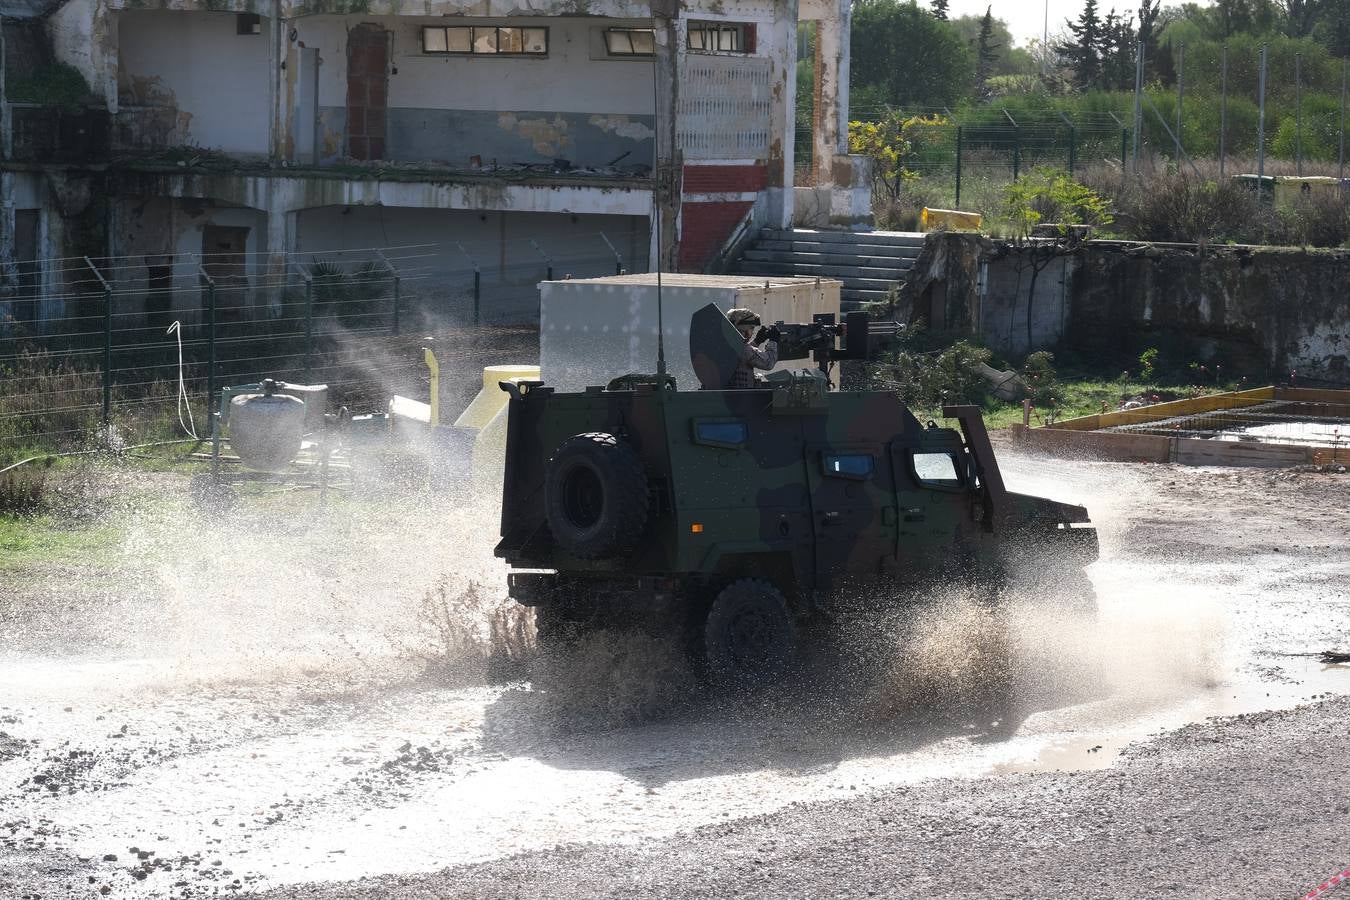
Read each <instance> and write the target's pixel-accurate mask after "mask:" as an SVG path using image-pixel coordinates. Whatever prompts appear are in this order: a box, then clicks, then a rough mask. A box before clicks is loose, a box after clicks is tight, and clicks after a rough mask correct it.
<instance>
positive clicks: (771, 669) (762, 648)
mask: <svg viewBox="0 0 1350 900" xmlns="http://www.w3.org/2000/svg"><path fill="white" fill-rule="evenodd" d="M703 645H704V651H705V652H706V653H707V662H708V672H709V675H710V676H711V677H712V679H713V681H714V682H716V683H718V684H721V685H723V686H726V687H733V688H754V687H760V686H763V685H766V684H770V683H772V682H774V681H777V680H778V679H779V678H781V677H782V676H783V674H784V673H785V672H786V671H787V670H788V668H789V667H790V666H791V665H792V663H793V661H794V660H795V658H796V655H797V629H796V627H795V626H794V624H793V622H792V614H791V613H790V612H789V610H788V605H787V601H786V600H785V599H783V595H782V593H780V592H779V590H778V589H777V588H776V587H774V586H773V585H772V584H770V583H769V582H767V581H764V580H762V579H758V578H743V579H741V580H739V581H733V582H732V583H731V584H729V585H727V586H726V587H725V588H723V589H722V591H721V592H720V593H719V594H718V595H717V598H716V599H715V600H713V603H712V608H711V609H709V610H708V618H707V620H706V621H705V623H704V626H703Z"/></svg>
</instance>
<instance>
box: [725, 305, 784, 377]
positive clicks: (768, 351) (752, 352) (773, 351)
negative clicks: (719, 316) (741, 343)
mask: <svg viewBox="0 0 1350 900" xmlns="http://www.w3.org/2000/svg"><path fill="white" fill-rule="evenodd" d="M727 321H729V322H731V324H732V325H733V326H735V328H736V330H737V331H739V332H740V334H741V337H743V338H745V347H744V348H743V349H742V350H741V361H740V363H739V364H738V365H737V366H736V371H735V372H734V373H733V374H732V376H731V384H729V385H728V387H730V388H733V389H739V388H753V387H754V386H755V370H756V369H763V370H764V371H766V372H767V371H771V370H772V369H773V367H774V366H776V365H778V342H777V340H776V339H777V337H778V331H777V329H775V328H764V327H763V326H761V325H760V321H759V316H758V315H757V314H756V313H755V311H754V310H750V309H733V310H732V311H731V312H729V313H727Z"/></svg>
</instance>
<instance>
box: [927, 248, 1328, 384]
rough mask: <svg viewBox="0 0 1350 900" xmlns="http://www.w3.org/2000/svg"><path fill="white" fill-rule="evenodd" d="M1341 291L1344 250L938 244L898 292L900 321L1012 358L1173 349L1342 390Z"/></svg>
mask: <svg viewBox="0 0 1350 900" xmlns="http://www.w3.org/2000/svg"><path fill="white" fill-rule="evenodd" d="M1038 268H1039V269H1040V271H1039V274H1035V270H1036V269H1038ZM1033 274H1035V278H1034V281H1035V293H1034V295H1033V294H1032V283H1033ZM1348 282H1350V252H1345V251H1322V250H1304V249H1299V248H1280V247H1202V246H1194V245H1166V246H1154V245H1146V244H1137V243H1127V242H1118V241H1091V242H1088V243H1086V244H1082V245H1079V246H1076V247H1066V246H1063V245H1054V244H1051V243H1039V244H1020V245H1016V244H1008V243H1003V242H994V241H990V240H989V239H988V238H984V237H980V236H978V235H965V234H934V235H930V236H929V239H928V243H927V244H926V246H925V249H924V251H923V253H922V255H921V256H920V258H919V260H918V261H917V263H916V265H915V266H914V268H913V270H912V272H911V274H910V277H909V279H908V281H907V282H906V284H905V285H904V287H903V288H902V291H901V298H902V301H903V302H902V309H901V314H902V315H903V316H905V317H906V318H908V319H910V320H919V319H922V320H924V321H926V322H928V323H929V324H930V325H933V326H937V325H939V324H942V322H941V320H940V316H939V312H938V311H939V310H940V311H941V313H940V315H941V316H942V317H945V325H946V327H948V328H950V329H954V330H958V331H964V332H966V333H972V334H975V335H977V336H979V337H980V338H981V339H982V340H984V341H985V342H986V343H987V344H988V345H989V346H990V347H991V348H993V349H994V350H996V351H997V352H999V353H1002V354H1004V355H1007V356H1010V357H1018V356H1023V355H1025V354H1026V353H1028V352H1030V351H1031V350H1037V349H1045V348H1054V347H1056V346H1057V345H1067V346H1070V347H1072V348H1074V349H1075V350H1077V351H1078V352H1079V353H1081V354H1085V355H1090V356H1097V357H1099V358H1101V357H1104V358H1111V357H1119V358H1122V359H1128V358H1131V357H1133V356H1134V355H1137V354H1138V352H1139V350H1140V349H1141V348H1144V347H1149V346H1159V345H1163V344H1167V343H1168V342H1171V343H1172V344H1175V345H1176V346H1178V347H1184V348H1185V352H1187V353H1188V354H1191V355H1192V358H1193V361H1196V362H1206V361H1208V360H1211V359H1213V360H1220V361H1223V362H1225V363H1226V364H1228V365H1229V366H1230V367H1231V368H1230V371H1242V372H1244V373H1249V374H1251V375H1252V376H1253V377H1256V376H1258V375H1265V374H1268V371H1267V370H1269V372H1274V373H1277V374H1282V375H1283V374H1287V373H1289V372H1291V371H1297V372H1298V374H1299V376H1300V377H1305V378H1317V379H1326V380H1331V381H1347V380H1350V297H1347V294H1346V291H1345V285H1346V284H1347V283H1348ZM1028 318H1030V327H1028Z"/></svg>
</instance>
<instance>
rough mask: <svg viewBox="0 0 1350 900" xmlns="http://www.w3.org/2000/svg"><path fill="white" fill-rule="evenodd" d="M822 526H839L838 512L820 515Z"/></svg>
mask: <svg viewBox="0 0 1350 900" xmlns="http://www.w3.org/2000/svg"><path fill="white" fill-rule="evenodd" d="M820 524H821V525H838V524H839V513H838V512H837V511H836V512H827V513H821V515H820Z"/></svg>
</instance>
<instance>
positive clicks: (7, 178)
mask: <svg viewBox="0 0 1350 900" xmlns="http://www.w3.org/2000/svg"><path fill="white" fill-rule="evenodd" d="M14 179H15V175H14V173H13V172H0V291H3V290H8V289H10V288H13V287H14V286H15V284H16V283H17V281H18V272H17V270H16V269H15V268H14V230H15V227H14V220H15V216H14Z"/></svg>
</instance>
